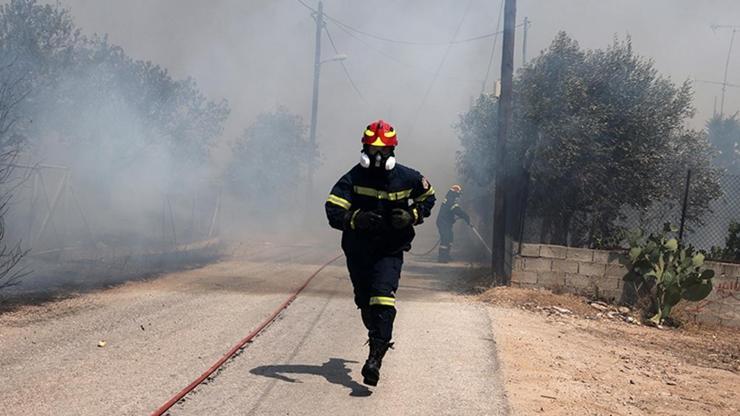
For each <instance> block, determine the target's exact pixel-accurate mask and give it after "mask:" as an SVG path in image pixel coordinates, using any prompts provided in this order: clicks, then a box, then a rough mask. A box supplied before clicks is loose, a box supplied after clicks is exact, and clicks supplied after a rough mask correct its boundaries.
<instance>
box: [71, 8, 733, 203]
mask: <svg viewBox="0 0 740 416" xmlns="http://www.w3.org/2000/svg"><path fill="white" fill-rule="evenodd" d="M303 1H304V2H305V3H306V4H307V5H309V6H310V7H316V5H317V4H318V1H317V0H303ZM60 3H61V4H62V5H64V6H65V7H69V8H71V11H72V15H73V16H74V18H75V21H76V23H77V24H78V26H80V27H81V28H82V30H83V32H84V33H86V34H92V33H99V34H102V33H107V34H108V37H109V40H110V42H111V43H114V44H118V45H120V46H122V47H123V48H124V49H125V51H126V52H127V53H128V54H129V55H130V56H132V57H134V58H136V59H142V60H150V61H152V62H155V63H157V64H160V65H162V66H164V67H166V68H167V69H168V70H169V71H170V72H171V74H173V75H174V76H175V77H178V78H184V77H192V78H194V79H195V80H196V82H197V83H198V85H199V86H200V87H201V89H202V90H203V91H204V92H205V94H206V95H208V96H209V97H210V98H212V99H216V100H217V99H220V98H226V99H227V100H228V101H229V103H230V105H231V108H232V114H231V117H230V118H229V121H228V122H227V125H226V128H225V131H224V135H223V137H222V139H221V141H220V147H219V150H217V152H216V153H217V155H216V157H217V159H218V158H219V157H222V158H228V144H229V143H230V142H231V141H233V140H234V138H236V137H237V136H238V135H239V134H240V133H241V132H242V131H243V129H244V128H246V127H247V126H248V125H249V124H250V123H251V122H253V121H254V119H255V118H256V116H257V114H259V113H260V112H265V111H271V110H274V109H275V108H276V107H277V106H285V107H287V108H288V109H289V110H290V111H293V112H295V113H298V114H300V115H301V116H303V117H304V119H305V120H306V122H308V120H309V119H310V108H311V91H312V77H313V55H314V34H315V23H314V20H313V18H312V16H311V11H310V10H308V9H307V8H306V7H304V6H303V5H301V4H300V2H299V1H297V0H252V1H246V0H241V1H236V0H211V1H195V0H126V1H121V0H61V2H60ZM323 4H324V10H325V12H326V13H327V14H328V15H329V16H331V17H332V18H334V19H336V20H338V21H340V22H342V24H344V25H346V26H349V27H351V28H353V29H355V30H358V31H363V32H367V33H370V34H373V35H376V36H380V37H385V38H388V39H393V40H396V41H404V42H416V43H424V44H406V43H399V42H387V41H382V40H378V39H374V38H371V37H369V36H366V35H363V34H359V33H357V32H352V31H349V32H348V30H347V29H345V27H343V26H341V25H339V24H337V23H335V22H333V21H329V22H328V23H327V30H328V34H329V35H330V36H331V38H332V40H333V41H334V43H335V45H336V48H337V51H338V52H339V53H340V54H345V55H347V59H346V60H344V61H342V63H343V64H344V65H345V67H346V70H347V73H349V76H350V77H351V79H352V81H353V82H354V84H355V85H356V87H357V90H358V91H359V93H358V92H357V91H356V90H355V89H354V88H353V86H352V84H351V83H350V81H349V80H348V77H347V74H346V73H345V71H344V69H343V67H342V65H341V64H340V63H339V62H325V63H324V64H322V65H321V82H320V98H319V102H320V105H319V119H318V127H317V131H318V143H319V145H320V147H321V151H322V154H323V163H322V166H321V168H320V169H319V170H318V172H317V179H316V187H317V188H318V190H319V191H323V190H326V191H327V192H328V190H329V188H330V187H331V185H332V184H333V183H334V181H335V180H336V178H338V177H339V175H341V174H342V173H344V172H345V171H346V170H348V169H349V168H350V167H351V166H352V165H353V164H355V163H356V161H357V159H358V157H359V150H360V144H359V140H360V136H361V132H362V130H363V129H364V126H365V125H366V124H368V123H369V122H370V121H372V120H374V119H377V118H384V119H387V120H388V121H390V122H391V123H392V124H394V125H395V126H396V129H397V131H398V135H399V140H400V145H399V147H398V149H397V154H398V159H399V162H400V163H404V164H408V165H411V166H413V167H415V168H417V169H418V170H420V171H422V172H423V173H424V174H425V175H426V176H428V177H429V178H430V179H431V181H432V183H435V184H437V187H447V186H449V185H450V184H451V183H452V182H453V181H454V180H455V169H454V163H455V152H456V150H457V148H458V146H459V143H458V141H457V138H456V134H455V130H454V127H453V125H454V123H455V122H456V121H457V119H458V117H459V114H461V113H463V112H465V111H466V110H467V108H468V107H469V105H470V103H471V102H472V100H474V99H475V97H476V96H477V95H478V94H479V93H480V92H481V90H482V87H483V79H484V78H485V76H486V72H487V71H489V69H488V68H489V66H488V63H489V61H491V49H492V44H493V40H494V39H493V38H492V37H489V38H485V39H481V40H478V41H471V42H464V43H458V44H454V45H449V44H448V42H450V41H451V40H452V39H458V40H459V39H467V38H470V37H475V36H477V35H481V34H486V33H491V32H494V31H496V28H497V20H498V16H499V10H500V5H501V2H500V1H499V0H434V1H430V0H405V1H401V0H376V1H372V2H368V1H359V0H325V1H324V2H323ZM525 16H526V17H528V19H529V20H530V21H531V26H530V27H529V30H528V45H527V54H528V56H527V58H529V59H531V58H532V57H534V56H536V55H537V54H539V52H540V51H541V50H543V49H545V48H546V47H547V46H548V45H549V43H550V42H551V41H552V39H553V38H554V36H555V35H556V33H557V32H558V31H561V30H564V31H566V32H567V33H569V34H570V35H571V36H572V37H573V38H574V39H576V40H577V41H578V42H579V43H580V44H581V46H582V47H584V48H603V47H606V46H608V45H609V44H610V43H611V42H612V41H613V40H614V39H615V37H617V38H620V39H624V38H625V37H626V36H630V37H631V39H632V43H633V48H634V50H635V51H636V52H637V53H638V54H640V55H643V56H645V57H649V58H651V59H653V60H654V62H655V66H656V68H657V69H658V70H659V71H660V72H661V73H662V74H663V75H665V76H668V77H670V78H671V79H672V80H674V81H675V82H677V83H680V82H683V81H684V80H686V79H697V80H703V81H716V82H719V81H721V80H722V77H723V72H724V64H725V59H726V58H727V52H728V48H729V45H730V37H731V34H732V30H731V29H717V30H712V29H711V28H710V25H713V24H719V25H733V24H737V25H740V1H733V0H703V1H696V0H652V1H645V0H619V1H617V0H613V1H605V0H519V1H518V5H517V22H518V23H521V21H522V20H523V18H524V17H525ZM501 27H503V25H502V26H501ZM738 41H739V42H740V39H738ZM497 42H498V43H497V44H496V47H495V49H494V51H495V52H494V56H493V64H492V66H491V68H490V77H489V80H488V83H487V85H486V88H487V89H488V90H490V89H491V88H492V85H493V81H494V80H495V79H497V78H498V76H499V72H500V71H499V69H500V50H501V38H500V37H499V38H498V39H497ZM428 43H431V44H428ZM516 45H517V46H516V53H515V62H516V65H517V66H519V65H521V62H522V31H521V28H520V29H518V30H517V32H516ZM737 46H738V48H740V45H737ZM335 55H336V53H335V51H334V50H333V48H332V45H331V43H330V42H329V39H328V37H327V34H326V33H324V34H323V36H322V59H330V58H332V57H334V56H335ZM728 82H729V83H734V84H740V50H737V51H736V53H733V55H732V57H731V59H730V63H729V72H728ZM695 92H696V96H695V98H696V99H695V107H696V109H697V112H696V116H695V118H694V119H693V120H691V121H690V125H691V126H693V127H695V128H701V127H702V126H703V125H704V123H705V121H706V120H707V118H708V117H710V116H711V115H712V112H713V108H714V105H715V99H716V100H717V101H719V97H720V92H721V87H720V86H718V85H713V84H709V83H704V82H697V83H695ZM717 105H719V104H717ZM738 109H740V88H728V89H727V93H726V102H725V113H734V112H735V111H737V110H738Z"/></svg>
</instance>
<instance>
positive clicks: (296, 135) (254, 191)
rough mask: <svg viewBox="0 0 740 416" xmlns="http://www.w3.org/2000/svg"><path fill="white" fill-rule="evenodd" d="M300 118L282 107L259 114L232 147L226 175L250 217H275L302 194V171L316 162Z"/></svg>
mask: <svg viewBox="0 0 740 416" xmlns="http://www.w3.org/2000/svg"><path fill="white" fill-rule="evenodd" d="M306 131H307V127H306V124H305V123H304V121H303V119H302V118H301V117H300V116H298V115H296V114H292V113H290V112H289V111H288V110H287V109H286V108H284V107H278V109H277V110H276V111H274V112H269V113H262V114H260V115H259V116H257V120H256V121H255V122H254V123H253V124H252V125H250V126H249V127H247V129H245V130H244V133H243V134H242V135H241V136H240V137H239V138H238V139H237V141H236V142H235V143H234V145H233V147H232V154H233V160H232V162H231V164H230V166H229V170H228V175H229V176H228V178H229V185H230V187H231V189H232V191H233V192H234V193H235V194H236V195H239V196H242V197H243V200H244V201H247V204H248V205H249V207H250V216H256V217H257V218H270V217H273V218H274V217H275V212H281V213H285V212H286V211H290V210H293V209H295V208H296V205H297V203H298V202H299V201H301V200H302V199H303V197H304V196H305V189H306V188H305V187H306V186H307V179H306V178H307V176H306V172H307V171H308V167H309V165H310V164H314V165H315V164H317V163H318V159H319V158H318V151H317V149H316V148H315V147H312V145H311V144H310V143H309V141H308V139H307V137H306Z"/></svg>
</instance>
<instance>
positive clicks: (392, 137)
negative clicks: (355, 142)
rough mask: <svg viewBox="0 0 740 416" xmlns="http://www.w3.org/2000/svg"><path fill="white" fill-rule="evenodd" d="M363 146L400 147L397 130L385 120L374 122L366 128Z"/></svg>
mask: <svg viewBox="0 0 740 416" xmlns="http://www.w3.org/2000/svg"><path fill="white" fill-rule="evenodd" d="M362 144H367V145H370V146H380V147H385V146H392V147H395V146H398V138H397V137H396V130H395V129H394V128H393V126H391V125H390V124H388V123H386V122H385V121H383V120H378V121H373V122H372V123H370V125H368V126H367V127H366V128H365V133H364V134H363V135H362Z"/></svg>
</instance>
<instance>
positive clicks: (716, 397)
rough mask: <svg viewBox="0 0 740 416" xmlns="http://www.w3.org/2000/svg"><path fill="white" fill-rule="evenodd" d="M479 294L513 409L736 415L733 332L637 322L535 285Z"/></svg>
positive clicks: (737, 339)
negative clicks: (611, 315) (486, 309)
mask: <svg viewBox="0 0 740 416" xmlns="http://www.w3.org/2000/svg"><path fill="white" fill-rule="evenodd" d="M479 298H480V300H482V301H484V302H487V303H489V304H491V306H492V307H491V308H489V309H490V314H491V321H492V325H493V333H494V334H495V337H496V342H497V348H498V352H499V358H500V360H501V364H502V367H503V368H502V371H503V375H504V381H505V384H506V390H507V394H508V397H509V401H510V406H511V409H512V413H513V414H515V415H530V414H547V415H574V414H583V415H586V414H588V415H705V414H706V415H708V414H711V415H737V414H740V413H739V412H740V410H739V409H740V331H736V330H729V329H723V328H701V327H684V328H681V329H657V328H652V327H646V326H642V325H638V324H635V323H628V322H626V320H627V319H628V318H627V316H629V314H625V315H624V316H621V317H618V318H617V319H609V318H607V317H606V316H605V312H604V311H602V310H600V309H597V308H596V307H593V306H591V305H590V304H589V303H588V302H586V300H585V299H584V298H581V297H577V296H573V295H557V294H553V293H551V292H549V291H544V290H529V289H518V288H496V289H491V290H489V291H487V292H485V293H483V294H481V295H480V296H479ZM554 307H555V308H554ZM600 314H601V315H600Z"/></svg>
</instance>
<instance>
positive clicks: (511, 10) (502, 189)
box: [491, 0, 516, 286]
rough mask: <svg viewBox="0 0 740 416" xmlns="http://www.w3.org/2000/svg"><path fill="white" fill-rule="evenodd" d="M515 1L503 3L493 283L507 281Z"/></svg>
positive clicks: (500, 283) (502, 283)
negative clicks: (508, 172) (507, 164)
mask: <svg viewBox="0 0 740 416" xmlns="http://www.w3.org/2000/svg"><path fill="white" fill-rule="evenodd" d="M515 26H516V0H506V5H505V6H504V41H503V51H502V54H501V97H500V98H499V102H498V137H497V138H496V160H495V164H496V165H495V166H496V185H495V186H496V189H495V192H496V193H495V196H494V207H493V255H492V256H491V262H492V265H491V266H492V269H493V277H494V283H495V284H496V285H497V286H500V285H506V284H508V283H509V276H507V274H508V273H507V271H506V266H505V259H506V184H507V182H508V181H507V177H508V175H507V173H506V166H505V163H506V141H507V139H508V137H509V131H510V129H511V118H512V103H511V101H512V90H513V88H512V87H513V85H512V84H513V81H514V29H515Z"/></svg>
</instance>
